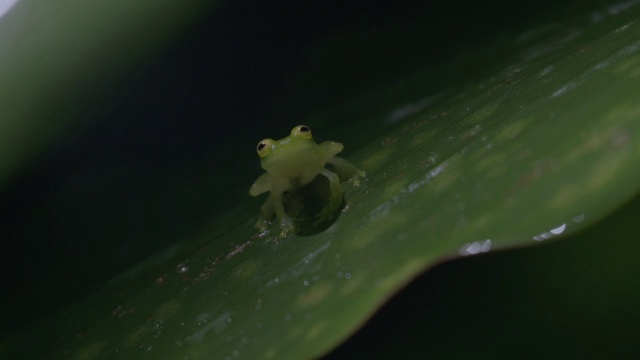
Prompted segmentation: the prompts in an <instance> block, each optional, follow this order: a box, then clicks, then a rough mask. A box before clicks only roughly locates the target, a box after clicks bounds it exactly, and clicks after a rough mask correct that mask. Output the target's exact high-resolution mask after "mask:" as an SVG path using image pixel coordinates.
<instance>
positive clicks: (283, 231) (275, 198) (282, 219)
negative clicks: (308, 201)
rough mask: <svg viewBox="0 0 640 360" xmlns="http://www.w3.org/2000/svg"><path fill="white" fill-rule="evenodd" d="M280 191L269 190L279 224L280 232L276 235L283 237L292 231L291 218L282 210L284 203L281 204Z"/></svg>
mask: <svg viewBox="0 0 640 360" xmlns="http://www.w3.org/2000/svg"><path fill="white" fill-rule="evenodd" d="M282 194H283V192H282V191H273V190H272V191H271V195H270V197H271V202H272V204H273V210H274V211H275V212H276V219H277V220H278V223H279V224H280V234H279V235H278V237H281V238H283V237H285V236H287V234H288V233H289V232H293V230H294V226H293V220H292V219H291V218H290V217H289V216H287V214H286V213H285V212H284V205H283V204H282Z"/></svg>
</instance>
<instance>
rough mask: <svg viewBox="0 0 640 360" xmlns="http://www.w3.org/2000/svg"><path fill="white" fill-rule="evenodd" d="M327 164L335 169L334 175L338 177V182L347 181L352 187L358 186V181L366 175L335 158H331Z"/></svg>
mask: <svg viewBox="0 0 640 360" xmlns="http://www.w3.org/2000/svg"><path fill="white" fill-rule="evenodd" d="M328 162H329V164H331V165H333V167H335V170H336V173H337V174H338V176H339V177H340V180H342V181H344V180H349V182H350V183H351V185H353V186H359V185H360V179H361V178H364V176H365V174H366V173H365V172H364V171H362V170H358V169H357V168H356V167H355V166H353V165H352V164H351V163H350V162H348V161H347V160H345V159H343V158H340V157H337V156H334V157H332V158H331V159H329V161H328Z"/></svg>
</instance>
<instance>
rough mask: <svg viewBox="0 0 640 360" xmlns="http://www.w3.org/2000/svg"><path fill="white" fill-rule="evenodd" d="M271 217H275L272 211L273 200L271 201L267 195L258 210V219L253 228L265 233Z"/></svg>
mask: <svg viewBox="0 0 640 360" xmlns="http://www.w3.org/2000/svg"><path fill="white" fill-rule="evenodd" d="M273 215H275V213H274V211H273V200H271V194H269V196H267V199H266V200H265V201H264V203H263V204H262V207H261V208H260V219H258V222H257V223H256V225H255V227H257V228H258V230H260V232H265V231H267V228H268V225H269V220H271V219H273Z"/></svg>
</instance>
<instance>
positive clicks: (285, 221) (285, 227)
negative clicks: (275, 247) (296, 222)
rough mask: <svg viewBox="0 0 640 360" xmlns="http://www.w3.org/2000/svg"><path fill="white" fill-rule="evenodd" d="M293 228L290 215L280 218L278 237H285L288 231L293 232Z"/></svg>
mask: <svg viewBox="0 0 640 360" xmlns="http://www.w3.org/2000/svg"><path fill="white" fill-rule="evenodd" d="M294 229H295V228H294V226H293V220H292V219H291V218H290V217H288V216H285V217H283V218H282V219H280V234H279V235H278V237H280V238H283V237H286V236H287V235H289V233H290V232H293V231H294Z"/></svg>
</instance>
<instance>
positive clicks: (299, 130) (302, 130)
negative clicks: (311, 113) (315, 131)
mask: <svg viewBox="0 0 640 360" xmlns="http://www.w3.org/2000/svg"><path fill="white" fill-rule="evenodd" d="M291 136H294V137H299V138H302V139H307V140H308V139H311V129H309V127H308V126H306V125H298V126H296V127H294V128H293V129H292V130H291Z"/></svg>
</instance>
